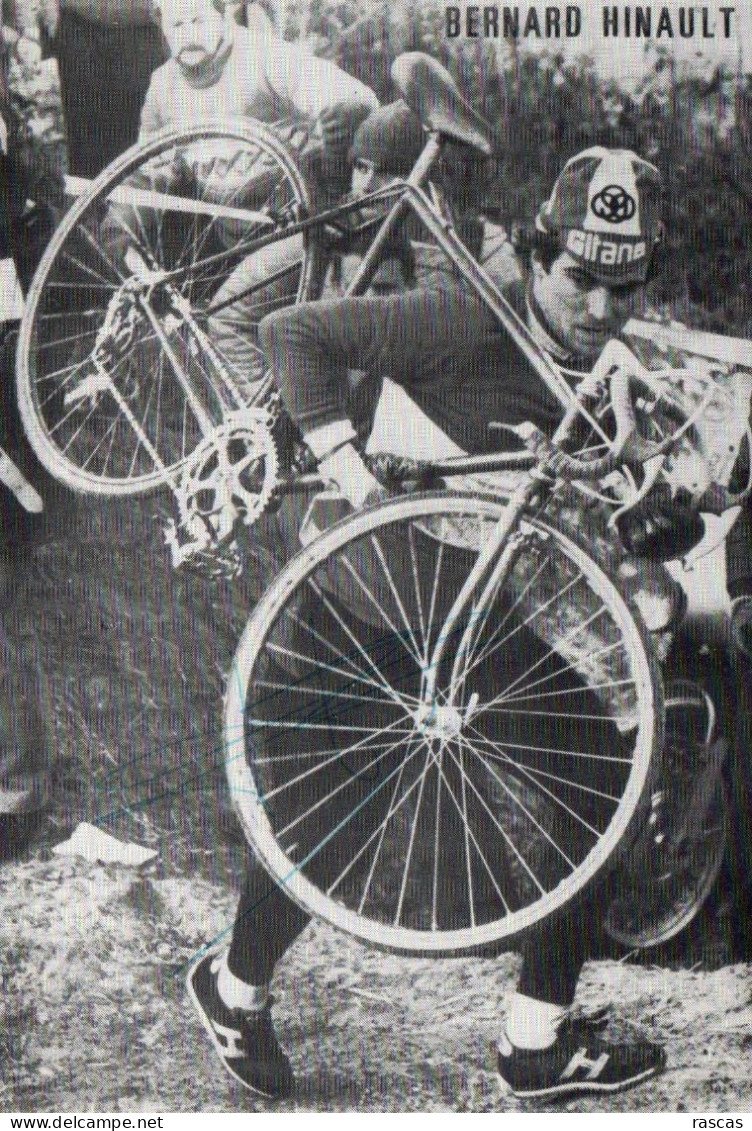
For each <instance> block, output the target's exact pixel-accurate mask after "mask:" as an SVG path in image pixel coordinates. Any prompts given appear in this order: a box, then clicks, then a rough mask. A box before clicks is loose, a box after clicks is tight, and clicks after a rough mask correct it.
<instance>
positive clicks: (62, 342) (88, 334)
mask: <svg viewBox="0 0 752 1131" xmlns="http://www.w3.org/2000/svg"><path fill="white" fill-rule="evenodd" d="M98 333H99V331H98V330H81V331H79V333H77V334H69V335H68V337H67V338H54V339H53V340H52V341H50V342H41V343H40V344H39V345H37V347H36V349H37V353H41V351H42V350H52V349H57V348H58V347H59V346H67V345H68V344H69V343H70V342H80V341H82V340H83V339H84V338H92V337H96V335H97V334H98Z"/></svg>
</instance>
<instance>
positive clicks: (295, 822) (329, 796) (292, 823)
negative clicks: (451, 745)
mask: <svg viewBox="0 0 752 1131" xmlns="http://www.w3.org/2000/svg"><path fill="white" fill-rule="evenodd" d="M404 743H405V739H404V738H403V737H402V736H401V735H400V737H399V738H397V739H396V741H395V742H393V743H392V745H391V746H389V747H387V749H386V750H383V751H382V753H381V754H379V756H378V757H377V758H374V759H373V761H371V762H369V763H368V764H367V765H365V766H361V768H360V769H359V770H356V771H355V773H354V774H352V773H351V774H350V776H349V778H348V779H347V780H346V781H344V782H341V783H340V785H338V786H335V787H334V789H333V790H331V791H330V792H329V793H328V794H327V795H326V796H324V797H322V798H321V799H320V800H319V801H317V802H316V803H315V805H311V806H310V807H309V808H308V809H307V810H306V811H305V812H304V813H300V814H299V815H298V816H297V817H295V818H294V819H293V820H292V821H290V823H289V824H287V825H285V827H284V828H283V829H280V830H279V833H278V834H277V838H278V839H279V838H280V837H284V836H285V835H286V834H287V833H289V832H290V830H291V829H294V828H295V826H296V825H299V824H300V823H301V821H305V820H307V819H308V817H310V816H311V814H312V813H315V812H316V811H317V810H318V809H320V808H321V806H322V805H328V804H329V802H330V801H331V800H332V798H333V797H336V796H337V794H338V793H341V792H342V790H343V789H347V788H348V787H349V786H351V785H352V783H353V782H354V781H356V780H357V779H358V778H359V777H361V776H362V775H363V774H365V773H366V772H370V771H371V770H373V768H374V767H375V766H377V765H378V763H379V762H381V761H382V760H383V759H384V758H386V757H387V755H389V754H391V752H392V751H393V750H397V749H398V748H399V747H400V746H403V745H404ZM398 768H399V767H398ZM395 773H396V771H392V773H390V774H388V775H387V776H386V777H385V778H384V779H383V780H382V785H383V784H386V782H388V781H389V780H390V779H391V778H392V777H393V776H394V774H395ZM377 791H378V789H377V790H374V791H373V793H372V794H371V795H370V796H375V794H376V792H377ZM357 808H358V809H360V808H361V806H360V805H359V806H358V807H357ZM354 812H357V810H354ZM350 816H352V814H351V815H350ZM349 819H350V818H349V817H348V820H349ZM327 839H328V838H327ZM323 843H326V841H324V842H323Z"/></svg>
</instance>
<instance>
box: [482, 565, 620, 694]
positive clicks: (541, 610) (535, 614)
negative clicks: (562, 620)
mask: <svg viewBox="0 0 752 1131" xmlns="http://www.w3.org/2000/svg"><path fill="white" fill-rule="evenodd" d="M583 578H584V574H582V573H580V574H579V576H577V577H575V578H573V579H572V580H571V581H569V582H568V584H567V585H565V586H564V587H563V588H562V589H560V590H559V592H558V593H554V595H553V597H550V598H549V599H548V601H546V602H545V604H543V605H541V606H540V607H539V608H537V609H536V610H535V612H533V613H530V615H529V616H528V617H527V619H526V620H523V621H520V623H519V624H518V625H517V626H516V627H515V628H513V629H512V631H511V632H508V633H507V634H506V636H504V637H502V639H501V640H499V641H498V642H497V643H496V644H495V645H494V646H493V648H488V649H487V650H486V652H485V653H484V658H486V659H487V658H488V657H489V656H492V655H493V653H494V652H498V650H499V648H502V647H503V646H504V645H506V644H508V643H509V641H510V640H511V639H512V638H513V637H514V636H516V635H517V633H518V632H521V631H522V629H523V628H529V627H530V625H531V624H532V622H533V621H534V620H535V618H536V617H538V616H540V615H541V613H544V612H545V611H546V609H548V607H549V606H550V605H552V604H553V603H554V601H559V600H560V599H561V598H562V597H563V596H564V595H565V594H566V593H567V592H568V591H569V590H570V589H572V588H574V586H575V585H577V584H578V583H579V582H580V581H582V580H583ZM603 607H604V608H605V606H603ZM489 613H490V605H489V608H488V609H487V610H486V612H485V614H484V616H485V617H486V618H487V617H488V615H489ZM484 623H485V622H484ZM581 627H583V626H580V625H578V628H581ZM531 631H533V632H534V631H535V630H534V629H531ZM564 639H566V637H564ZM544 658H545V657H544ZM541 662H542V661H541ZM479 663H480V658H477V657H476V659H475V660H474V661H473V663H472V664H468V665H467V667H466V668H465V671H464V673H463V681H465V682H466V681H467V677H468V676H469V675H470V673H471V672H472V671H474V670H475V668H476V667H477V666H478V664H479ZM526 674H527V673H524V674H523V675H522V676H521V677H520V678H521V679H524V676H525V675H526Z"/></svg>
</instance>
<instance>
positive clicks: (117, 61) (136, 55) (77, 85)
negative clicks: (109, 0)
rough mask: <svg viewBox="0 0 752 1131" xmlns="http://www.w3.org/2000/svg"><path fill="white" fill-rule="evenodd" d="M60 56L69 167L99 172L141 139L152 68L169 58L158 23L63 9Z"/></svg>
mask: <svg viewBox="0 0 752 1131" xmlns="http://www.w3.org/2000/svg"><path fill="white" fill-rule="evenodd" d="M50 49H51V53H52V54H54V55H55V56H56V58H57V61H58V69H59V72H60V88H61V93H62V102H63V116H64V118H65V130H66V134H67V137H68V166H69V172H70V173H72V174H74V175H75V176H78V177H96V175H97V174H98V173H100V172H101V171H102V169H104V167H105V165H109V163H110V162H111V161H114V159H115V158H116V157H118V156H119V155H120V154H121V153H123V152H124V150H126V149H128V147H129V146H131V145H134V144H135V142H136V140H137V138H138V128H139V121H140V117H141V108H142V106H143V104H144V98H145V96H146V91H147V89H148V87H149V82H150V79H151V75H152V72H153V71H154V70H155V69H156V68H157V67H158V66H160V64H162V63H164V61H165V59H166V58H167V52H166V49H165V44H164V39H163V37H162V33H161V31H160V30H159V29H158V28H157V26H156V24H146V25H143V26H138V25H137V26H133V27H129V26H113V25H108V24H98V23H95V22H94V21H93V20H87V19H85V18H84V17H83V16H79V15H77V14H76V13H75V12H70V11H66V10H65V9H63V11H62V12H61V14H60V23H59V24H58V28H57V33H56V35H55V38H54V40H53V41H52V43H51V44H50Z"/></svg>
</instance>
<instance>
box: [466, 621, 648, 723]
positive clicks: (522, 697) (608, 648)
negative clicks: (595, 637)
mask: <svg viewBox="0 0 752 1131" xmlns="http://www.w3.org/2000/svg"><path fill="white" fill-rule="evenodd" d="M583 628H587V624H582V625H578V626H577V627H576V629H574V630H573V633H574V635H575V636H576V635H577V633H578V632H579V631H580V630H581V629H583ZM566 640H567V637H566V636H562V637H560V638H559V639H558V640H557V641H556V645H562V644H563V643H564V642H565V641H566ZM556 645H554V646H553V647H551V648H550V649H549V651H548V652H547V653H546V655H545V656H543V657H542V658H541V659H540V660H539V662H538V663H537V664H533V666H532V667H530V668H528V669H527V671H526V672H523V673H522V675H521V676H520V677H519V679H516V680H515V681H514V683H510V684H509V687H507V688H505V689H504V691H502V692H501V694H499V695H497V696H496V698H495V699H490V700H489V702H488V703H487V704H486V706H485V708H484V710H487V709H488V708H489V707H495V706H497V704H499V703H520V702H523V703H524V702H527V691H526V689H524V688H523V691H522V693H520V692H519V691H518V693H517V695H509V696H508V695H507V692H509V691H512V690H514V688H516V687H517V686H518V684H519V683H520V682H521V680H523V679H525V677H526V676H528V675H530V673H531V672H532V671H534V670H535V669H536V668H538V667H540V665H541V664H543V663H545V662H546V660H548V659H550V658H551V656H552V655H556V656H557V657H558V659H560V660H561V658H562V657H561V656H560V655H559V653H558V652H557V651H556ZM620 648H624V641H623V640H622V639H621V638H620V639H619V640H617V641H615V642H614V643H613V644H604V646H603V647H602V648H597V649H596V650H595V651H594V652H588V653H587V659H588V660H591V661H592V660H594V659H596V658H597V657H600V656H608V655H609V654H610V653H611V652H617V651H618V650H619V649H620ZM573 671H575V672H576V671H577V669H576V668H575V667H574V666H573V665H572V664H571V663H568V664H567V665H566V666H565V667H561V668H558V669H557V670H556V671H555V672H551V673H550V674H549V675H545V676H541V677H540V679H535V680H533V682H532V683H529V684H528V685H527V688H531V687H541V686H542V685H543V684H544V683H550V682H551V680H553V679H559V677H560V676H563V675H569V676H571V673H572V672H573ZM578 677H579V678H584V677H582V676H579V673H578ZM627 682H628V683H634V682H635V681H634V680H628V681H627ZM584 686H585V690H587V689H588V687H589V685H587V684H585V685H584ZM597 686H599V687H603V686H606V685H604V684H598V685H597ZM564 690H565V691H566V690H572V689H571V688H569V689H567V688H565V689H564Z"/></svg>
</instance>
